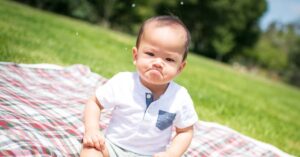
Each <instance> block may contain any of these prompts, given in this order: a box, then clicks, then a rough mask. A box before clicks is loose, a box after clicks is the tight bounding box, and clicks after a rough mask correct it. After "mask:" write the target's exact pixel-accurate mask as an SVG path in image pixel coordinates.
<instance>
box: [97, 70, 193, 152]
mask: <svg viewBox="0 0 300 157" xmlns="http://www.w3.org/2000/svg"><path fill="white" fill-rule="evenodd" d="M96 97H97V99H98V101H99V102H100V103H101V105H102V106H103V107H104V108H106V109H113V111H112V119H111V121H110V123H109V126H108V128H107V130H106V132H105V136H106V138H108V139H109V140H110V141H111V142H113V143H114V144H116V145H118V146H120V147H122V148H124V149H126V150H129V151H132V152H136V153H139V154H144V155H153V154H154V153H157V152H161V151H165V149H166V146H167V145H168V144H169V142H170V138H171V133H172V126H176V127H178V128H185V127H188V126H192V125H193V124H194V123H196V122H197V121H198V116H197V113H196V112H195V109H194V106H193V102H192V99H191V97H190V95H189V94H188V92H187V90H186V89H185V88H184V87H181V86H179V85H178V84H176V83H175V82H170V84H169V86H168V88H167V90H166V92H165V93H164V94H163V95H161V96H160V98H159V99H158V100H156V101H153V95H152V94H151V91H150V90H149V89H147V88H146V87H145V86H143V85H142V83H141V82H140V78H139V75H138V73H132V72H121V73H118V74H116V75H115V76H114V77H112V78H111V79H109V80H108V81H107V82H106V83H105V84H104V85H103V86H100V87H99V88H98V89H97V90H96ZM147 106H148V107H147Z"/></svg>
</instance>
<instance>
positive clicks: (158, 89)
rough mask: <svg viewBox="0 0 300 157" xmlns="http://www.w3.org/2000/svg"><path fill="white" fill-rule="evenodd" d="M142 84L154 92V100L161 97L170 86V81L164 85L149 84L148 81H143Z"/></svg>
mask: <svg viewBox="0 0 300 157" xmlns="http://www.w3.org/2000/svg"><path fill="white" fill-rule="evenodd" d="M142 84H143V85H144V86H145V87H147V88H148V89H149V90H150V91H151V92H152V94H153V98H154V100H157V99H159V97H160V96H161V95H163V94H164V93H165V91H166V90H167V88H168V86H169V83H168V84H164V85H153V84H147V83H146V82H143V81H142Z"/></svg>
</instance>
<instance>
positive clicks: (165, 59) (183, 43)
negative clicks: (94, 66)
mask: <svg viewBox="0 0 300 157" xmlns="http://www.w3.org/2000/svg"><path fill="white" fill-rule="evenodd" d="M189 42H190V33H189V31H188V30H187V28H186V27H185V25H184V24H183V23H182V22H181V21H180V20H179V19H178V18H176V17H174V16H158V17H153V18H150V19H148V20H147V21H145V22H144V24H143V25H142V26H141V29H140V32H139V35H138V38H137V41H136V46H135V47H134V48H133V49H132V50H133V51H132V52H133V59H134V64H135V66H136V68H137V71H138V73H139V75H140V78H141V80H142V83H144V85H145V84H147V85H149V86H150V85H164V86H166V85H167V84H168V83H169V82H170V81H171V80H172V79H174V78H175V77H176V76H177V75H178V74H179V73H180V72H181V71H182V69H183V68H184V67H185V64H186V61H185V60H186V57H187V53H188V46H189Z"/></svg>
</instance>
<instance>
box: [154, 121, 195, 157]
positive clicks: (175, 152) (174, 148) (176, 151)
mask: <svg viewBox="0 0 300 157" xmlns="http://www.w3.org/2000/svg"><path fill="white" fill-rule="evenodd" d="M192 138H193V126H190V127H186V128H183V129H180V128H176V135H175V137H174V138H173V140H172V143H171V146H170V147H169V148H168V150H167V151H166V152H161V153H158V154H155V155H154V157H181V156H182V155H183V153H184V152H185V151H186V150H187V149H188V147H189V145H190V144H191V141H192Z"/></svg>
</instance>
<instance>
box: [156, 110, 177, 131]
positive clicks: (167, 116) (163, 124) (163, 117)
mask: <svg viewBox="0 0 300 157" xmlns="http://www.w3.org/2000/svg"><path fill="white" fill-rule="evenodd" d="M175 116H176V113H169V112H166V111H163V110H159V112H158V117H157V121H156V127H157V128H159V129H160V130H161V131H162V130H165V129H166V128H168V127H169V126H171V125H172V124H173V120H174V118H175Z"/></svg>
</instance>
